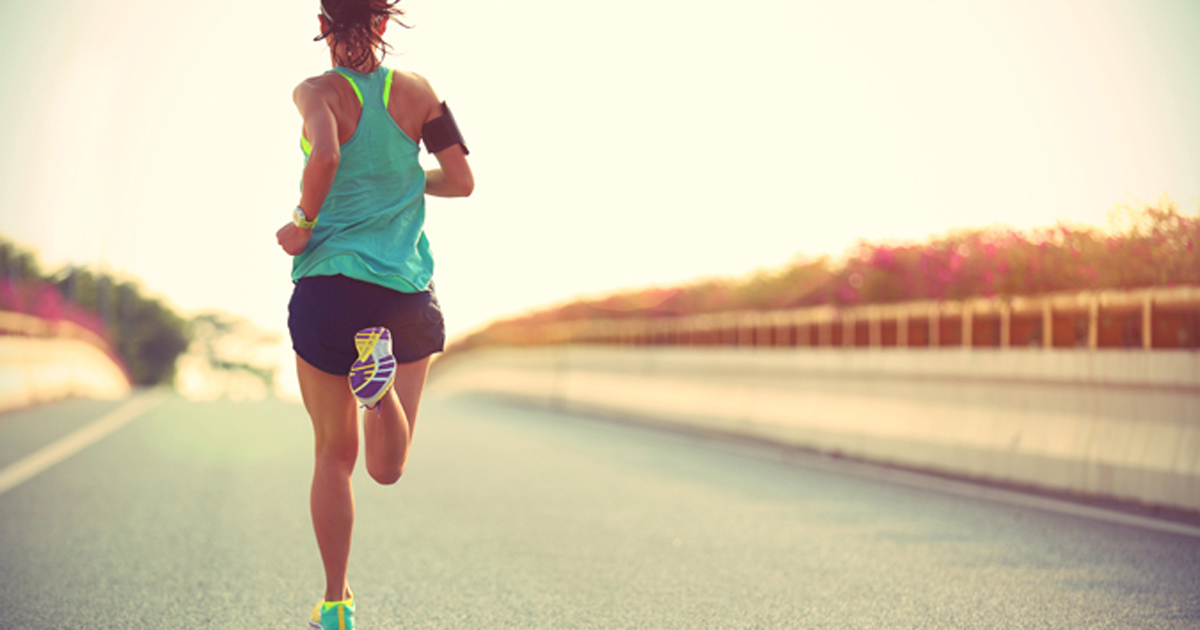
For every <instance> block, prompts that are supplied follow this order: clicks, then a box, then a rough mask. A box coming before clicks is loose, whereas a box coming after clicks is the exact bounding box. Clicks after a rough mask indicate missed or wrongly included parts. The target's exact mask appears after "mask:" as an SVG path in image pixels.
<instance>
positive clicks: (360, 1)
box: [313, 0, 408, 66]
mask: <svg viewBox="0 0 1200 630" xmlns="http://www.w3.org/2000/svg"><path fill="white" fill-rule="evenodd" d="M398 4H400V0H321V16H322V17H324V18H325V22H326V24H327V25H328V30H326V31H325V32H323V33H321V34H320V35H318V36H316V37H315V38H313V41H315V42H319V41H321V40H323V39H325V38H326V37H333V38H334V40H336V41H337V42H338V43H339V44H341V45H342V46H344V47H345V50H346V59H344V60H342V61H343V62H344V63H346V64H347V65H350V66H361V65H364V64H366V63H368V62H375V50H376V49H379V50H380V51H382V53H383V55H384V56H386V55H387V53H388V52H389V51H391V49H392V47H391V46H390V45H389V44H388V43H387V42H385V41H383V38H382V37H380V36H379V33H377V32H375V27H376V26H377V25H378V24H379V21H380V20H391V21H393V22H395V23H397V24H399V25H400V26H403V27H405V28H408V25H407V24H405V23H404V22H401V21H400V18H401V17H404V9H401V8H400V7H398V6H396V5H398ZM379 61H380V62H382V61H383V57H382V56H381V57H380V59H379Z"/></svg>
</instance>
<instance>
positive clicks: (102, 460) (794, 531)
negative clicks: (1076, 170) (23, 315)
mask: <svg viewBox="0 0 1200 630" xmlns="http://www.w3.org/2000/svg"><path fill="white" fill-rule="evenodd" d="M119 405H120V403H113V402H94V401H73V402H67V403H61V404H56V405H52V406H48V407H42V408H36V409H29V410H23V411H18V412H11V413H8V414H4V415H0V470H3V469H4V468H5V467H10V466H11V465H12V464H13V463H14V462H17V461H19V460H21V458H23V457H25V456H27V455H29V454H30V453H33V452H35V451H37V450H38V449H40V448H42V447H44V446H46V445H49V444H52V443H54V442H55V441H56V440H58V439H59V438H61V437H63V436H65V435H68V434H69V433H71V432H72V431H75V430H77V429H79V428H81V427H84V426H86V425H88V423H89V422H91V421H93V420H95V419H96V418H99V417H101V416H103V415H104V414H105V413H106V412H108V411H111V410H112V409H114V408H116V407H118V406H119ZM310 449H311V438H310V435H309V429H308V420H307V417H306V416H305V415H304V413H303V411H302V409H301V408H300V407H299V406H297V405H291V404H286V403H282V402H277V401H269V402H262V403H234V402H216V403H190V402H187V401H184V400H182V399H178V398H168V399H167V400H166V401H165V402H163V403H162V404H160V405H159V406H157V407H155V408H154V409H152V410H151V411H149V412H147V413H146V414H144V415H143V416H141V417H139V418H137V419H135V420H133V421H132V422H130V423H129V424H128V425H126V426H124V427H122V428H120V429H118V430H116V431H115V432H114V433H112V434H111V435H109V436H107V437H104V438H103V439H101V440H99V441H98V442H96V443H95V444H92V445H91V446H89V447H87V448H85V449H83V450H82V451H80V452H78V453H77V454H74V455H72V456H70V457H68V458H67V459H65V460H64V461H62V462H61V463H58V464H56V465H54V466H52V467H50V468H48V469H46V470H45V471H44V472H41V473H40V474H38V475H36V476H34V477H32V478H30V479H28V480H27V481H24V482H23V483H20V484H18V485H16V486H15V487H13V488H12V489H10V490H9V491H7V492H5V493H3V494H0V628H3V629H4V630H8V629H17V628H198V627H205V628H207V627H212V628H294V629H299V628H304V627H305V623H306V622H305V618H306V615H307V613H308V611H309V609H310V608H311V606H312V604H313V603H314V602H315V601H316V600H317V599H318V598H319V597H320V594H321V589H322V578H321V575H322V574H321V567H320V562H319V559H318V556H317V550H316V544H315V542H314V540H313V537H312V533H311V530H310V526H309V514H308V482H309V471H310V466H311V462H310V458H311V453H310ZM361 466H362V465H361V461H360V465H359V467H360V470H359V473H358V474H357V475H356V482H355V483H356V485H355V489H356V492H357V500H358V521H357V525H356V531H355V542H354V545H355V546H354V551H353V557H352V559H351V584H352V586H353V588H354V589H355V593H356V596H357V598H358V607H359V611H358V615H357V618H358V623H359V627H360V628H362V629H365V630H371V629H376V628H517V627H520V628H525V627H528V628H764V627H798V628H1198V627H1200V537H1198V536H1195V535H1188V534H1187V533H1186V532H1185V533H1170V532H1164V531H1158V530H1155V529H1151V528H1145V527H1138V526H1131V525H1128V524H1122V523H1115V522H1110V521H1109V520H1104V519H1095V518H1088V517H1080V516H1072V515H1070V514H1063V513H1059V512H1056V511H1044V510H1042V509H1038V508H1035V507H1030V505H1026V504H1022V503H1021V502H1019V501H1018V502H1009V501H995V500H984V499H977V498H971V497H969V496H963V494H964V492H963V491H962V488H963V487H967V488H968V489H969V488H970V486H962V485H961V484H959V485H957V486H956V487H957V488H958V490H957V491H955V492H950V491H943V490H941V489H940V488H941V487H942V486H941V485H939V484H940V483H941V482H939V481H937V480H931V481H930V483H929V484H922V483H916V484H914V483H907V482H902V483H898V482H897V480H900V479H902V478H903V477H904V476H896V475H893V474H892V473H891V472H889V471H887V470H885V469H874V468H872V467H866V466H861V465H857V464H853V463H850V462H843V461H839V460H830V459H827V458H824V457H820V456H816V455H812V454H806V453H801V452H796V451H789V450H785V449H779V448H772V447H768V446H757V445H752V444H741V443H735V442H729V441H723V440H719V439H714V438H706V437H701V436H693V435H683V434H675V433H671V432H668V431H662V430H657V429H648V428H641V427H638V426H632V425H629V424H625V423H620V422H616V423H614V422H609V421H604V420H599V419H592V418H582V417H570V416H562V415H558V414H554V413H551V412H547V411H536V410H528V409H521V408H518V407H513V406H509V405H505V404H502V403H499V402H497V401H493V400H485V399H468V398H458V399H450V400H431V401H429V402H428V404H427V406H426V408H425V409H424V410H423V411H422V416H421V418H420V421H419V423H418V429H417V442H416V445H415V450H414V452H413V456H412V460H411V461H410V464H409V469H408V472H407V473H406V475H405V478H404V479H402V480H401V481H400V483H399V484H397V485H395V486H392V487H380V486H377V485H375V484H374V483H373V482H372V481H371V480H370V478H369V477H368V476H367V475H365V474H364V471H362V470H361ZM908 478H909V479H911V476H909V477H908ZM965 494H971V492H970V491H969V490H968V491H967V492H966V493H965ZM981 494H986V493H983V492H981ZM1068 511H1069V510H1068Z"/></svg>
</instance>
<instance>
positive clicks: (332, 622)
mask: <svg viewBox="0 0 1200 630" xmlns="http://www.w3.org/2000/svg"><path fill="white" fill-rule="evenodd" d="M308 627H309V628H313V629H314V630H354V594H353V593H351V594H350V599H347V600H346V601H344V602H330V603H326V602H323V601H322V602H317V606H316V608H313V611H312V618H311V619H309V620H308Z"/></svg>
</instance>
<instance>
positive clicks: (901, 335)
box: [894, 306, 908, 348]
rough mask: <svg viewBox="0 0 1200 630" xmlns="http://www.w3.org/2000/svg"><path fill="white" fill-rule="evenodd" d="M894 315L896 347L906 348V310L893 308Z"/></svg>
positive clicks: (902, 307) (904, 308) (900, 307)
mask: <svg viewBox="0 0 1200 630" xmlns="http://www.w3.org/2000/svg"><path fill="white" fill-rule="evenodd" d="M894 308H896V310H897V313H896V347H897V348H907V347H908V308H906V307H904V306H899V307H894Z"/></svg>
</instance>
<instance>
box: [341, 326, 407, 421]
mask: <svg viewBox="0 0 1200 630" xmlns="http://www.w3.org/2000/svg"><path fill="white" fill-rule="evenodd" d="M354 345H355V347H357V348H358V360H357V361H355V362H354V365H352V366H350V391H352V392H354V397H355V398H357V399H358V402H359V403H360V404H361V405H362V406H364V407H366V408H367V409H374V408H375V407H376V406H378V405H379V401H380V400H382V399H383V396H384V395H385V394H387V392H388V389H390V388H391V386H392V382H393V381H395V380H396V357H393V356H392V333H391V331H389V330H388V329H386V328H384V327H382V326H376V327H374V328H364V329H362V330H360V331H358V333H357V334H355V335H354Z"/></svg>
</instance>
